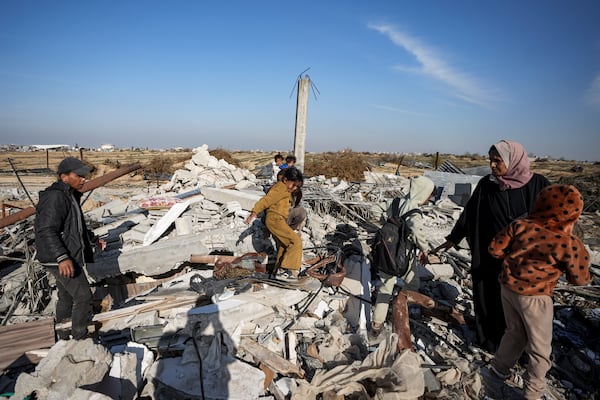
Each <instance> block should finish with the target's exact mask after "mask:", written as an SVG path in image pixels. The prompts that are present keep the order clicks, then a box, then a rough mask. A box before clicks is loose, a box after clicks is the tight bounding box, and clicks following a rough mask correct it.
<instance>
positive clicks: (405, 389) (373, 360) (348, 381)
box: [292, 333, 425, 400]
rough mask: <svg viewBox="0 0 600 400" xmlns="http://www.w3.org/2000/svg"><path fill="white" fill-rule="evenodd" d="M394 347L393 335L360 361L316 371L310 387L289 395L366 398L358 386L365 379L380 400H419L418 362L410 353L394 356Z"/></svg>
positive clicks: (298, 398)
mask: <svg viewBox="0 0 600 400" xmlns="http://www.w3.org/2000/svg"><path fill="white" fill-rule="evenodd" d="M397 343H398V336H397V335H396V334H394V333H393V334H391V335H389V336H388V337H386V338H385V340H383V341H382V342H381V343H380V344H379V347H378V348H377V350H375V351H374V352H373V353H371V354H369V355H368V356H367V357H366V358H365V359H364V360H363V361H356V362H354V363H353V364H351V365H340V366H337V367H335V368H332V369H330V370H328V371H317V372H316V373H315V376H314V377H313V379H312V382H311V383H310V384H309V383H305V382H301V383H300V386H299V387H298V389H296V391H294V393H293V394H292V400H314V399H316V398H317V395H318V394H320V393H323V392H334V393H335V395H336V396H347V395H350V394H353V393H354V394H362V395H363V396H364V398H368V397H369V396H368V394H367V391H366V389H365V387H364V386H363V385H362V384H361V383H360V382H361V381H364V380H366V379H369V380H372V381H374V382H377V386H378V395H379V398H382V399H389V400H392V399H397V400H400V399H418V398H419V397H420V396H422V395H423V393H424V392H425V380H424V376H423V370H422V369H421V367H420V365H421V359H420V357H419V355H418V354H416V353H413V352H411V351H405V352H403V353H401V354H398V355H396V345H397Z"/></svg>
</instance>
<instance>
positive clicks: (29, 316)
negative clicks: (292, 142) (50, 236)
mask: <svg viewBox="0 0 600 400" xmlns="http://www.w3.org/2000/svg"><path fill="white" fill-rule="evenodd" d="M185 168H186V169H185V170H183V169H182V170H178V171H177V172H176V173H175V174H174V175H173V177H172V179H171V181H169V182H168V183H166V184H164V185H163V186H160V187H158V188H157V189H156V190H155V191H153V192H152V193H143V194H137V195H134V196H130V197H127V198H122V199H121V198H118V199H112V200H110V201H107V202H105V204H103V205H102V206H100V207H97V208H95V209H93V210H91V211H89V212H87V213H86V218H87V220H89V221H90V223H89V225H90V226H92V227H95V229H94V233H95V234H96V235H98V236H100V237H102V238H103V239H105V240H106V241H107V243H108V246H107V249H106V251H104V252H103V253H100V254H97V255H96V262H95V263H94V264H90V265H89V266H88V269H87V271H86V272H87V274H88V277H89V280H90V282H92V283H93V284H94V290H95V299H96V303H97V304H96V306H97V308H98V309H97V312H96V314H95V315H94V318H93V321H92V325H91V327H93V329H94V330H95V340H92V339H87V340H85V341H79V342H76V341H58V342H56V343H55V340H54V337H55V334H54V329H55V326H54V323H53V319H52V316H53V310H54V304H55V301H56V293H55V292H56V291H55V283H54V282H53V279H52V278H51V276H49V275H48V274H46V273H45V270H44V269H43V268H42V267H41V266H39V265H38V264H37V263H36V262H35V260H34V258H35V257H34V256H35V248H34V247H33V246H32V243H33V229H32V226H33V223H32V218H33V217H30V218H28V219H25V220H23V221H21V222H19V223H17V224H13V225H10V226H7V227H6V228H5V229H4V232H3V233H2V235H1V236H0V240H1V244H2V264H1V265H0V277H1V280H0V294H1V295H2V296H1V297H0V316H1V321H2V326H0V335H2V336H1V338H2V340H0V368H1V369H3V371H4V373H3V375H2V377H1V378H0V393H9V392H14V395H13V397H12V398H15V399H19V400H20V399H23V398H26V397H27V396H29V395H32V394H34V393H35V398H37V399H46V398H47V399H52V398H69V399H89V398H94V399H119V398H122V399H134V398H137V399H167V398H168V399H205V398H240V399H242V398H243V399H246V398H247V399H257V398H263V399H277V400H280V399H286V398H291V399H317V398H323V399H341V398H355V399H358V398H361V399H364V398H382V399H383V398H385V399H417V398H444V399H464V398H472V399H476V398H481V397H482V396H483V394H484V390H483V382H482V376H481V374H480V373H479V368H480V366H482V365H484V364H486V363H487V362H488V361H489V359H490V358H491V354H489V353H487V352H485V351H484V350H482V349H480V348H478V347H477V346H476V345H475V344H474V340H475V335H474V332H473V329H472V326H473V324H472V321H473V304H472V300H471V299H472V291H471V282H470V278H469V267H470V255H469V252H468V251H467V250H460V251H458V250H453V251H450V252H447V253H443V254H442V255H441V256H440V259H439V260H436V261H437V263H432V264H428V265H424V266H420V267H419V270H418V271H417V272H418V274H419V276H420V278H421V281H422V287H421V295H423V296H422V298H421V297H419V296H418V294H417V295H416V296H415V299H414V300H415V302H416V303H417V304H413V305H410V306H409V319H410V330H411V334H412V336H411V340H410V342H411V347H412V351H411V350H410V349H409V350H404V351H401V352H398V343H399V337H398V334H397V332H395V331H393V329H387V330H384V332H383V333H382V335H381V341H380V342H379V343H377V344H373V343H369V341H368V339H367V334H366V333H367V328H368V326H369V324H370V312H371V309H370V308H371V301H372V298H373V295H372V293H373V291H374V290H375V288H374V286H375V285H373V283H374V282H372V281H373V279H372V277H371V266H370V263H369V259H368V251H369V246H368V240H369V239H370V238H371V237H372V235H373V232H374V230H375V229H376V228H377V226H378V224H379V222H380V218H381V215H382V213H384V211H385V210H386V209H387V205H388V204H389V202H390V201H391V200H392V199H393V198H394V197H395V196H398V195H402V193H405V192H406V190H407V186H408V179H406V178H404V177H399V176H395V175H388V174H375V173H371V172H366V173H365V181H364V182H361V183H349V182H345V181H343V180H338V179H335V178H330V179H325V178H324V177H312V178H310V179H307V180H306V181H305V185H304V187H303V191H304V196H303V200H302V206H303V207H305V208H306V209H307V213H308V218H307V222H306V225H305V226H304V228H303V229H302V232H301V235H302V241H303V245H304V249H305V250H304V265H303V269H304V270H305V271H306V270H309V269H310V271H311V273H308V274H307V276H305V277H302V278H301V279H298V280H293V281H292V280H286V279H276V278H273V277H272V276H270V275H269V274H268V270H269V268H270V267H271V266H272V263H273V261H274V255H275V246H274V243H273V240H272V238H271V237H270V235H269V233H268V232H267V230H266V228H265V226H264V225H263V224H262V223H261V222H260V220H257V221H255V222H254V223H253V224H252V225H251V226H248V225H246V224H245V223H244V220H245V218H246V216H247V215H248V213H249V210H250V209H251V208H252V206H253V205H254V203H255V202H256V200H258V199H259V198H260V197H261V196H262V195H264V190H263V182H262V181H260V180H258V179H256V177H255V176H254V175H253V174H252V173H251V172H249V171H247V170H243V169H239V168H236V167H234V166H232V165H230V164H228V163H226V162H224V161H223V160H217V159H215V158H214V157H212V156H210V155H209V154H208V151H207V146H206V145H204V146H202V147H199V148H197V149H195V151H194V155H193V157H192V159H191V160H189V162H188V163H187V164H186V165H185ZM428 174H430V172H428ZM431 174H432V175H431V176H430V177H431V178H432V179H433V180H434V181H435V182H436V184H437V186H440V187H443V190H440V192H439V196H438V198H437V199H436V202H435V203H434V204H430V205H428V206H426V207H425V208H424V217H425V221H426V223H425V225H426V229H427V232H428V236H429V241H430V246H431V248H434V247H437V246H438V245H439V244H440V243H442V242H443V241H444V237H445V235H446V234H447V233H448V232H449V231H450V229H451V228H452V226H453V225H454V222H455V221H456V219H457V218H458V216H459V215H460V212H461V209H462V208H461V206H460V203H461V199H463V198H464V193H465V190H468V188H469V187H474V182H477V180H478V177H475V176H465V175H459V174H456V173H451V172H435V173H431ZM469 185H471V186H469ZM469 194H470V192H469ZM94 196H96V198H97V199H101V198H102V199H105V200H106V196H105V195H103V194H102V193H101V190H98V191H97V192H96V193H93V194H92V197H94ZM590 250H591V254H592V256H593V263H594V264H595V266H594V267H593V268H592V272H593V274H594V285H595V286H591V287H585V288H583V287H572V286H568V285H566V284H563V282H561V283H560V284H559V286H558V287H557V290H556V293H557V295H556V299H555V302H556V316H555V323H554V349H553V361H554V364H553V369H552V370H551V372H550V374H549V377H548V378H549V383H550V384H549V393H548V397H549V398H552V399H563V398H568V399H592V398H593V396H594V395H595V394H594V393H597V392H598V390H599V389H600V384H599V383H598V382H600V380H599V379H598V378H600V376H599V375H600V372H599V371H600V343H599V342H598V340H597V338H598V337H599V336H598V331H599V329H600V326H599V325H600V323H599V322H600V308H599V307H598V296H599V295H600V293H599V291H598V290H597V289H598V287H597V284H598V279H599V276H600V271H599V270H598V268H597V265H598V264H600V253H598V251H597V250H598V248H591V249H590ZM432 261H433V260H432ZM315 271H316V272H317V273H312V272H315ZM315 277H316V278H315ZM331 277H333V278H336V279H331ZM328 278H329V279H328ZM430 300H432V301H434V302H435V303H436V304H439V305H442V306H443V307H441V309H445V310H455V311H457V312H458V314H459V315H460V318H456V317H457V315H456V314H453V315H452V314H451V313H450V311H448V312H447V313H443V312H442V313H440V312H439V308H438V309H437V310H434V309H432V308H431V307H428V306H427V302H428V301H430ZM418 304H421V306H419V305H418ZM392 312H393V311H392ZM453 317H454V318H453ZM59 328H68V324H67V325H63V326H60V327H59ZM32 362H33V363H37V367H35V369H33V368H32V366H31V363H32ZM515 393H517V390H516V389H515V388H511V387H508V388H507V393H505V395H506V398H510V396H512V395H513V394H515Z"/></svg>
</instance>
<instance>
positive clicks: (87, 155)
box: [0, 150, 600, 247]
mask: <svg viewBox="0 0 600 400" xmlns="http://www.w3.org/2000/svg"><path fill="white" fill-rule="evenodd" d="M230 153H231V156H232V157H234V158H235V159H236V160H237V161H238V163H239V165H240V166H241V167H243V168H246V169H248V170H250V171H252V172H257V171H258V169H260V168H261V167H263V166H265V165H268V164H270V163H271V161H272V159H273V155H274V152H242V151H232V152H230ZM312 154H314V153H311V154H307V157H306V160H307V162H308V160H309V159H310V157H312V156H313V155H312ZM357 154H360V155H361V156H363V157H365V159H366V160H367V162H368V164H369V168H370V169H371V170H372V171H374V172H384V173H395V172H396V169H398V170H399V173H400V175H401V176H415V175H420V174H422V173H423V171H424V169H423V168H417V167H416V166H415V164H416V165H419V164H420V165H434V164H435V158H434V156H433V155H429V156H428V155H423V156H413V155H406V156H404V157H397V158H396V159H393V160H390V157H389V155H382V154H376V153H357ZM284 155H285V154H284ZM67 156H74V157H77V158H81V156H83V159H84V160H85V161H86V162H88V163H90V164H92V165H93V166H95V167H96V171H95V173H94V176H101V175H103V174H105V173H107V172H110V171H112V170H114V169H116V168H117V167H118V166H123V165H128V164H132V163H135V162H139V163H141V164H142V166H143V169H141V170H138V171H136V172H134V173H131V174H128V175H125V176H122V177H120V178H118V179H116V180H114V181H112V182H110V183H109V184H108V185H106V187H104V188H103V190H104V191H108V192H115V193H118V192H119V191H120V190H123V189H130V190H131V189H133V190H136V189H137V190H139V189H147V188H149V187H150V186H152V185H159V184H160V183H162V182H161V181H160V180H159V181H157V180H155V179H154V178H153V179H150V180H149V179H145V178H148V177H149V176H152V175H151V174H148V173H147V172H148V171H151V170H152V168H153V167H156V165H155V164H157V160H162V161H164V160H165V159H167V160H169V161H170V162H171V164H172V168H174V169H176V168H181V167H183V165H184V164H185V162H186V161H187V160H189V159H190V158H191V156H192V153H191V152H190V151H158V150H119V151H114V152H99V151H88V150H86V151H82V152H64V151H48V152H45V151H36V152H0V201H8V202H10V204H12V205H15V206H25V207H26V206H29V205H30V204H29V201H28V200H18V201H14V199H12V198H11V196H10V193H9V191H10V189H14V188H18V187H20V183H19V181H18V179H17V177H16V176H15V173H14V172H13V169H12V167H11V164H10V163H9V159H10V160H11V161H12V164H13V166H14V168H15V169H16V170H17V172H18V174H19V178H20V179H21V181H22V182H23V185H24V186H25V187H26V188H27V191H28V192H29V193H30V195H31V196H32V197H33V198H34V199H37V193H38V192H39V191H40V190H42V189H44V188H45V187H46V186H48V185H49V184H50V183H52V182H53V181H54V180H55V179H56V177H55V174H54V172H53V171H55V170H56V167H57V165H58V163H59V162H60V161H61V160H62V159H63V158H65V157H67ZM399 160H401V161H402V163H401V164H400V165H399ZM444 160H449V161H450V162H452V163H453V164H454V165H456V166H457V167H459V168H466V167H473V166H481V165H487V160H486V158H483V157H479V156H455V155H440V156H439V157H438V159H437V161H438V164H441V163H442V162H443V161H444ZM532 169H533V171H534V172H537V173H540V174H542V175H544V176H546V177H547V178H548V179H549V180H550V182H551V183H568V184H574V185H575V186H576V187H577V188H578V189H579V190H580V191H581V192H582V194H583V196H584V199H585V202H586V209H585V210H586V211H588V212H586V213H585V215H584V217H583V218H582V220H581V223H580V225H581V226H582V227H583V229H584V234H583V235H582V236H585V237H584V239H585V240H586V242H589V243H590V244H592V245H593V246H594V247H596V246H600V212H599V211H598V210H599V209H600V200H599V198H600V163H596V164H578V163H577V162H574V161H563V160H553V161H550V160H544V161H535V162H532ZM324 173H325V172H324ZM163 178H164V177H163ZM7 190H8V191H7Z"/></svg>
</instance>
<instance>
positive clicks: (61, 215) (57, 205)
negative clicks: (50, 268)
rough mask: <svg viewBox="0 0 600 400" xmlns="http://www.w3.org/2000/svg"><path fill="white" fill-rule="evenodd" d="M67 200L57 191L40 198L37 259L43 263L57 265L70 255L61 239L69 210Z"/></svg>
mask: <svg viewBox="0 0 600 400" xmlns="http://www.w3.org/2000/svg"><path fill="white" fill-rule="evenodd" d="M67 200H68V199H66V197H65V196H64V194H63V193H61V192H60V191H56V190H52V191H48V192H47V193H44V195H43V196H40V201H39V203H38V205H37V207H36V219H35V245H36V249H37V258H38V260H40V262H42V263H55V262H57V259H58V258H59V257H61V256H63V255H65V254H68V250H67V248H66V247H65V244H64V242H63V240H62V237H61V232H63V231H64V222H65V220H66V218H67V215H68V210H69V205H68V204H66V202H67Z"/></svg>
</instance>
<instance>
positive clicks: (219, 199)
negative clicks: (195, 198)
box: [202, 187, 264, 211]
mask: <svg viewBox="0 0 600 400" xmlns="http://www.w3.org/2000/svg"><path fill="white" fill-rule="evenodd" d="M255 193H256V194H255ZM255 193H250V192H248V191H245V192H240V191H239V190H230V189H220V188H211V187H205V188H202V194H203V195H204V197H205V198H206V199H208V200H210V201H214V202H215V203H220V204H224V203H228V202H231V201H237V202H238V203H239V204H240V205H241V206H242V209H244V210H246V211H250V210H252V207H254V204H255V203H256V202H257V201H258V200H260V199H261V197H263V196H264V193H263V194H259V192H255Z"/></svg>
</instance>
